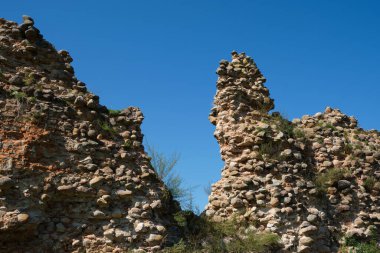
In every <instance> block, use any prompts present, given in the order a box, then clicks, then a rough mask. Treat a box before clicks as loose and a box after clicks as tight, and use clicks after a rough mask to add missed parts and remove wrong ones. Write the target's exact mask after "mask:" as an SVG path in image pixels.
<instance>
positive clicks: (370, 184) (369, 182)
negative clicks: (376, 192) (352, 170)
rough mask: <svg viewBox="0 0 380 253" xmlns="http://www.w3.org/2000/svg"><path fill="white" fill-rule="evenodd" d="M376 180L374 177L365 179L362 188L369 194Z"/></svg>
mask: <svg viewBox="0 0 380 253" xmlns="http://www.w3.org/2000/svg"><path fill="white" fill-rule="evenodd" d="M376 182H377V180H376V178H375V177H372V176H371V177H367V178H366V179H365V180H364V182H363V186H364V188H365V189H366V190H367V191H368V192H371V191H372V190H373V188H374V186H375V184H376Z"/></svg>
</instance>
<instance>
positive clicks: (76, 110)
mask: <svg viewBox="0 0 380 253" xmlns="http://www.w3.org/2000/svg"><path fill="white" fill-rule="evenodd" d="M71 61H72V58H71V57H70V55H69V53H68V52H67V51H58V52H57V51H56V50H55V48H54V47H53V46H52V45H51V44H50V43H49V42H47V41H46V40H44V39H43V37H42V35H41V34H40V32H39V31H38V29H37V28H36V27H35V26H34V21H33V20H32V19H31V18H29V17H27V16H25V17H24V22H23V23H22V24H21V25H20V26H18V25H17V24H16V23H14V22H9V21H6V20H4V19H0V252H23V253H26V252H126V251H127V250H128V249H133V248H140V249H144V250H146V251H147V252H153V251H157V250H158V249H159V248H161V246H163V245H166V244H170V243H172V242H175V241H176V240H177V237H178V233H177V230H176V227H175V226H174V225H173V224H175V223H174V221H173V218H172V214H173V213H174V212H177V211H178V210H179V206H178V204H177V203H176V202H174V201H173V200H172V197H171V195H170V193H169V192H168V190H167V189H166V188H165V186H164V184H163V182H162V181H161V180H160V179H158V177H157V175H156V173H155V171H154V170H153V168H152V167H151V165H150V162H149V158H148V156H147V155H146V153H145V152H144V148H143V146H142V138H143V135H142V133H141V130H140V125H141V123H142V120H143V115H142V113H141V111H140V110H139V109H138V108H134V107H130V108H127V109H125V110H122V111H120V112H116V111H109V110H108V109H107V108H106V107H104V106H102V105H100V104H99V97H98V96H96V95H94V94H92V93H90V92H89V91H88V90H87V88H86V85H85V84H84V83H83V82H81V81H79V80H77V79H76V77H75V75H74V70H73V68H72V67H71V65H70V62H71Z"/></svg>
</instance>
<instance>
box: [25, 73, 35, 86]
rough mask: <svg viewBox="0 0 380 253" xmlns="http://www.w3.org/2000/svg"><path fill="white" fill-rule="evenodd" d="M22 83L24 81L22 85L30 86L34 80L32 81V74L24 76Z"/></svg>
mask: <svg viewBox="0 0 380 253" xmlns="http://www.w3.org/2000/svg"><path fill="white" fill-rule="evenodd" d="M23 81H24V84H25V85H31V84H33V83H34V82H35V81H36V80H35V79H34V77H33V74H32V73H30V74H28V75H26V76H25V77H24V79H23Z"/></svg>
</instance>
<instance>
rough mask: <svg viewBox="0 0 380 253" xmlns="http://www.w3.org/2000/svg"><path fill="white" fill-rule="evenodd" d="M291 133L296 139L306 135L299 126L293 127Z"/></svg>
mask: <svg viewBox="0 0 380 253" xmlns="http://www.w3.org/2000/svg"><path fill="white" fill-rule="evenodd" d="M293 134H294V137H295V138H297V139H304V138H305V137H306V134H305V132H304V131H303V130H302V129H299V128H294V130H293Z"/></svg>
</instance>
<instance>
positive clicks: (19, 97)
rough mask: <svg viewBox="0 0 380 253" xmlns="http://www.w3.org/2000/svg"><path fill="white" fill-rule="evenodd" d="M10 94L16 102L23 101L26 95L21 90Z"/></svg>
mask: <svg viewBox="0 0 380 253" xmlns="http://www.w3.org/2000/svg"><path fill="white" fill-rule="evenodd" d="M11 95H12V96H13V97H14V98H15V99H17V101H18V102H23V101H25V100H26V98H27V97H28V96H27V95H26V94H25V93H24V92H21V91H13V92H12V93H11Z"/></svg>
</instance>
